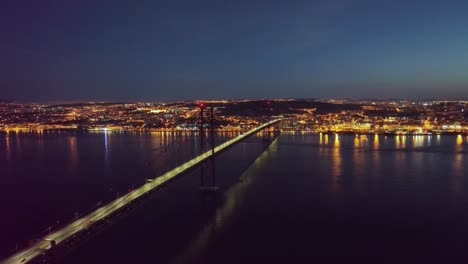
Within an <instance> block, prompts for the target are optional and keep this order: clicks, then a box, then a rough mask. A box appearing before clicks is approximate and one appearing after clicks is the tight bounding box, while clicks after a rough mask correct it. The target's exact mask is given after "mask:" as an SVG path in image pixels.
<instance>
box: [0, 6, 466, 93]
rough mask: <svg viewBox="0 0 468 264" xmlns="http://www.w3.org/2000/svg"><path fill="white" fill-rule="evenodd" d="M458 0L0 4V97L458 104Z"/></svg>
mask: <svg viewBox="0 0 468 264" xmlns="http://www.w3.org/2000/svg"><path fill="white" fill-rule="evenodd" d="M5 2H6V3H5ZM467 2H468V1H450V0H447V1H431V0H427V1H411V0H406V1H399V0H392V1H384V0H382V1H378V0H370V1H364V0H362V1H360V0H353V1H351V0H349V1H348V0H326V1H312V0H309V1H292V0H288V1H276V0H264V1H260V0H248V1H244V0H235V1H231V0H223V1H220V0H198V1H192V0H189V1H182V0H168V1H156V0H151V1H149V0H148V1H143V0H140V1H135V0H133V1H130V0H129V1H123V0H112V1H99V0H80V1H69V0H67V1H65V0H56V1H53V0H40V1H38V0H31V1H26V0H22V1H14V0H7V1H2V3H1V4H0V34H1V41H0V73H1V78H0V91H1V94H0V98H12V99H18V100H26V101H60V100H65V101H77V100H146V101H153V100H173V99H195V98H198V99H206V98H274V97H322V98H328V97H334V98H337V97H338V98H343V97H353V98H362V97H376V98H389V97H392V98H394V97H400V98H449V99H468V15H467V14H468V3H467Z"/></svg>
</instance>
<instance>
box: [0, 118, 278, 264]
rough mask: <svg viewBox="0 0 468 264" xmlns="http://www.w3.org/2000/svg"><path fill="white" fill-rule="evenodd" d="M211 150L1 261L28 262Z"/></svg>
mask: <svg viewBox="0 0 468 264" xmlns="http://www.w3.org/2000/svg"><path fill="white" fill-rule="evenodd" d="M279 121H280V119H276V120H273V121H271V122H268V123H265V124H263V125H261V126H258V127H256V128H254V129H251V130H249V131H248V132H246V133H244V134H242V135H239V136H237V137H235V138H233V139H231V140H228V141H226V142H224V143H223V144H221V145H219V146H217V147H215V149H214V155H216V154H217V153H219V152H221V151H223V150H226V149H227V148H229V147H231V146H233V145H234V144H236V143H238V142H240V141H242V140H243V139H245V138H246V137H249V136H251V135H253V134H255V133H257V132H259V131H261V130H262V129H264V128H266V127H267V126H270V125H272V124H275V123H277V122H279ZM212 155H213V154H212V151H211V150H209V151H206V152H204V153H203V154H200V155H199V156H197V157H195V158H193V159H191V160H189V161H187V162H185V163H183V164H182V165H180V166H178V167H176V168H174V169H172V170H170V171H168V172H166V173H164V174H163V175H161V176H159V177H156V178H155V179H154V180H152V181H150V182H147V183H146V184H144V185H142V186H141V187H139V188H137V189H135V190H133V191H132V192H129V193H128V194H126V195H124V196H122V197H120V198H117V199H115V200H114V201H112V202H110V203H109V204H107V205H104V206H102V207H100V208H98V209H96V210H95V211H93V212H91V213H90V214H88V215H86V216H84V217H82V218H79V219H77V220H75V221H73V222H71V223H70V224H68V225H66V226H65V227H63V228H62V229H60V230H57V231H55V232H53V233H51V234H49V235H47V236H46V237H44V238H42V239H41V240H39V241H38V242H36V243H35V244H33V245H32V246H31V247H29V248H26V249H24V250H22V251H20V252H18V253H16V254H15V255H13V256H11V257H9V258H8V259H5V260H3V261H2V262H1V263H2V264H10V263H26V262H29V261H31V260H33V259H34V258H36V257H38V256H39V255H41V254H42V253H43V252H44V251H46V250H48V249H50V241H52V240H54V241H55V243H56V244H57V245H58V244H60V243H61V242H63V241H65V240H66V239H68V238H70V237H71V236H73V235H75V234H78V233H79V232H81V231H82V230H84V229H87V228H89V227H90V226H92V225H93V224H94V223H96V222H98V221H100V220H103V219H106V218H107V217H109V216H111V215H112V214H113V213H114V212H116V211H117V210H119V209H121V208H123V207H125V206H126V205H128V204H129V203H131V202H133V201H135V200H137V199H138V198H140V197H141V196H143V195H144V194H146V193H148V192H150V191H152V190H154V189H156V188H157V187H159V186H160V185H162V184H163V183H166V182H168V181H169V180H171V179H173V178H175V177H176V176H178V175H181V174H182V173H183V172H185V171H187V170H188V169H190V168H192V167H194V166H196V165H198V164H200V163H201V162H203V161H204V160H206V159H208V158H210V157H211V156H212Z"/></svg>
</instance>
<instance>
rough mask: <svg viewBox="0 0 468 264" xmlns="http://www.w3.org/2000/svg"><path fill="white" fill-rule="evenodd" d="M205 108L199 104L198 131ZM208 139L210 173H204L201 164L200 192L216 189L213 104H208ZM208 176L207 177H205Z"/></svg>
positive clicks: (202, 141)
mask: <svg viewBox="0 0 468 264" xmlns="http://www.w3.org/2000/svg"><path fill="white" fill-rule="evenodd" d="M204 108H205V106H204V104H203V103H201V104H200V111H201V112H200V113H201V114H200V116H201V123H202V124H201V127H200V133H204V132H203V125H204V124H203V120H204V118H203V109H204ZM210 139H211V158H210V165H211V174H210V175H205V172H204V168H203V167H204V166H203V165H202V166H201V168H200V177H201V184H200V191H202V192H216V191H218V189H219V188H218V186H216V166H215V165H216V162H215V131H214V107H213V105H211V106H210ZM203 143H204V140H203V135H202V136H201V139H200V144H201V146H200V148H201V153H203ZM205 176H208V177H205Z"/></svg>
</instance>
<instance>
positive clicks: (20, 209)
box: [0, 132, 236, 258]
mask: <svg viewBox="0 0 468 264" xmlns="http://www.w3.org/2000/svg"><path fill="white" fill-rule="evenodd" d="M235 135H236V134H235V133H219V134H218V135H217V140H216V141H217V143H220V142H223V141H225V140H228V139H229V138H232V137H234V136H235ZM198 140H199V138H198V135H197V134H196V133H181V132H180V133H119V132H107V133H104V132H95V133H78V132H76V133H73V132H60V133H59V132H49V133H42V134H37V133H11V132H10V133H8V134H5V133H3V134H0V186H1V190H0V212H1V214H2V217H1V218H0V256H5V255H8V254H9V253H11V252H12V250H14V249H15V247H16V246H18V247H22V246H24V245H27V244H28V242H29V241H30V240H31V239H38V238H40V237H42V236H44V235H45V234H47V233H48V231H49V227H50V228H51V230H55V229H57V228H59V227H60V226H63V225H64V224H65V223H67V222H69V221H70V220H71V219H73V218H74V217H75V216H76V214H78V215H83V214H85V213H87V212H90V211H91V210H93V209H95V208H96V207H97V206H98V205H102V204H105V203H107V202H109V201H111V200H112V199H115V198H116V197H117V196H118V195H122V194H124V193H126V192H128V191H129V190H131V189H133V188H136V187H137V186H139V185H141V184H143V183H145V181H146V179H147V178H150V177H155V176H157V175H161V174H162V173H164V172H165V171H167V170H169V169H170V168H173V167H175V166H177V165H178V164H181V163H182V162H183V161H186V160H188V159H190V158H191V157H194V156H196V155H197V154H198V153H199V152H200V148H199V141H198ZM206 143H208V142H206ZM0 258H1V257H0Z"/></svg>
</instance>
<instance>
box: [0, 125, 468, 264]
mask: <svg viewBox="0 0 468 264" xmlns="http://www.w3.org/2000/svg"><path fill="white" fill-rule="evenodd" d="M233 136H235V135H234V134H220V135H218V137H217V138H218V142H221V141H224V140H227V139H229V138H230V137H233ZM1 140H2V141H1V142H2V145H0V149H3V150H4V151H2V152H0V154H1V156H0V162H1V168H2V174H1V175H2V176H1V179H0V181H1V184H2V185H1V186H2V188H3V190H2V192H1V194H0V195H1V200H0V204H1V205H0V206H1V208H0V209H1V212H4V213H3V215H4V217H2V219H1V222H2V225H1V226H0V232H1V234H2V235H1V236H0V237H1V241H0V242H1V243H2V244H1V245H2V249H4V251H3V252H5V251H7V250H10V248H14V247H15V243H19V242H15V241H24V240H26V239H28V238H31V236H32V235H34V234H36V233H40V232H44V229H47V227H48V226H50V225H51V224H50V223H56V219H57V220H60V221H62V222H65V221H66V219H67V217H65V216H68V217H70V218H71V217H73V215H74V213H76V212H78V213H79V212H85V211H86V210H89V209H90V208H92V207H93V206H94V205H95V204H96V203H98V202H99V201H101V202H102V203H104V202H106V201H108V200H110V199H112V198H113V197H115V196H116V195H117V193H123V192H125V191H128V189H130V190H131V189H132V188H133V187H135V186H138V185H139V184H142V183H143V182H144V181H145V179H146V178H148V177H150V176H154V175H159V174H161V173H162V172H164V171H166V170H167V169H169V168H171V167H174V166H176V165H177V164H178V163H181V162H182V161H183V160H187V159H188V158H190V157H193V156H194V155H196V154H197V153H199V151H200V149H199V148H198V137H197V136H196V134H181V133H179V134H175V133H173V134H171V133H169V134H167V133H166V134H160V133H153V134H151V133H85V134H80V133H61V134H58V133H51V134H42V135H37V134H35V135H29V134H9V135H3V136H2V138H1ZM467 150H468V138H466V137H463V136H437V135H433V136H397V137H385V136H354V135H353V136H349V135H346V136H345V135H340V136H338V135H326V134H323V135H316V134H301V133H295V134H287V133H283V134H282V135H281V136H280V137H279V138H277V139H276V140H275V141H274V142H273V143H272V144H271V145H269V146H268V145H265V143H264V142H263V141H262V135H257V136H253V137H251V138H249V139H248V140H247V141H245V142H243V143H240V144H238V145H236V146H235V147H233V148H232V149H230V150H228V151H226V152H225V153H223V154H221V155H220V156H219V157H218V158H217V160H216V179H217V183H218V185H219V187H220V191H219V192H218V194H217V196H216V197H214V196H210V195H203V194H201V193H200V191H199V190H198V185H199V174H200V171H199V170H194V171H191V172H190V173H188V174H187V175H184V176H183V177H181V178H180V179H179V180H177V181H175V182H173V183H172V184H170V185H168V186H167V187H165V188H164V189H163V190H162V191H161V192H160V193H158V194H157V195H156V196H155V197H154V198H153V199H151V200H149V201H147V202H146V203H145V204H144V206H142V207H140V208H138V209H136V210H135V211H134V212H132V214H131V215H129V216H128V217H126V218H124V219H122V220H120V221H118V222H116V223H115V224H114V225H112V227H110V228H108V229H106V230H105V231H103V232H102V233H100V234H99V235H98V236H96V237H94V238H93V239H92V240H90V241H89V242H88V243H87V244H85V245H83V246H81V247H80V248H78V249H77V250H75V251H74V252H73V253H72V254H70V255H69V256H68V257H67V258H66V259H65V260H64V262H65V263H95V262H104V263H239V262H247V263H251V262H258V263H267V262H274V263H276V262H307V263H310V262H320V263H322V262H323V263H338V262H343V261H353V263H354V262H356V263H358V262H361V263H382V262H386V261H388V262H392V263H395V262H400V263H401V262H408V263H411V262H412V263H414V261H417V262H422V261H425V262H431V261H438V262H440V261H445V262H447V261H448V260H449V259H453V261H455V260H457V261H459V260H467V259H468V253H467V252H468V242H466V241H467V240H466V237H467V235H468V209H467V205H468V195H467V194H468V189H467V187H468V185H467V184H468V181H467V180H466V179H465V178H466V177H467V175H468V167H467V165H466V164H467V161H468V156H467V155H466V151H467ZM209 171H210V170H209V168H206V169H205V173H209ZM58 225H59V224H57V226H58ZM45 232H47V230H45ZM449 262H450V261H449Z"/></svg>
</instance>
